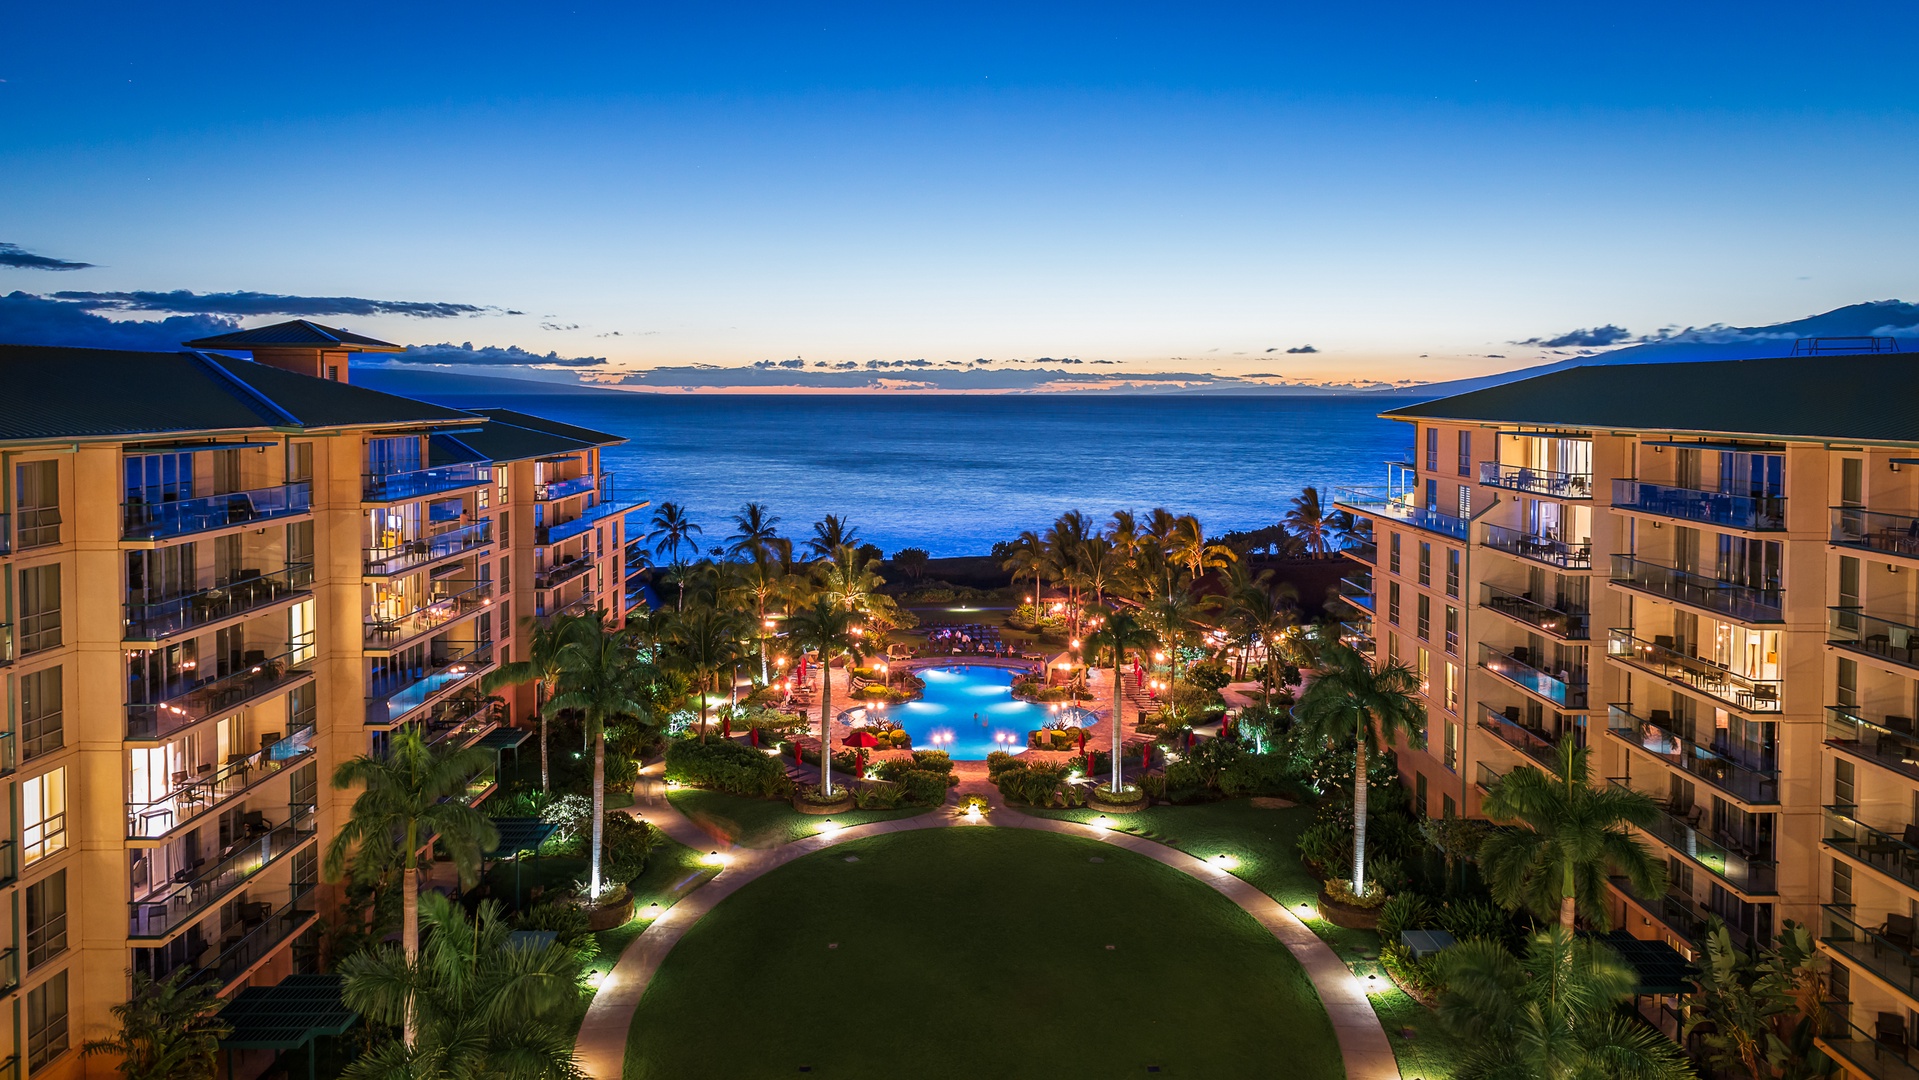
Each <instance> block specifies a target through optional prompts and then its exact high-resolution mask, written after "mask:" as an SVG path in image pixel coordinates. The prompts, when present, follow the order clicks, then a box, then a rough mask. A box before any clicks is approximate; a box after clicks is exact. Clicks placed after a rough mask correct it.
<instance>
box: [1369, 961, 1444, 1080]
mask: <svg viewBox="0 0 1919 1080" xmlns="http://www.w3.org/2000/svg"><path fill="white" fill-rule="evenodd" d="M1380 978H1382V979H1384V978H1385V976H1384V975H1381V976H1380ZM1369 996H1370V997H1371V998H1372V999H1373V1011H1374V1012H1376V1013H1378V1014H1379V1023H1380V1026H1381V1027H1384V1028H1385V1029H1386V1038H1387V1039H1388V1040H1390V1041H1391V1042H1392V1044H1393V1056H1394V1057H1395V1058H1397V1059H1398V1060H1399V1074H1400V1075H1401V1076H1402V1077H1405V1080H1447V1078H1449V1077H1451V1076H1452V1075H1453V1074H1454V1072H1455V1071H1457V1070H1458V1068H1459V1061H1460V1058H1461V1057H1462V1056H1464V1054H1465V1052H1466V1046H1465V1042H1464V1040H1462V1039H1460V1038H1459V1037H1458V1036H1456V1035H1454V1034H1453V1033H1452V1032H1450V1031H1447V1030H1446V1027H1445V1025H1443V1024H1441V1023H1440V1022H1439V1017H1438V1016H1436V1015H1434V1014H1433V1011H1432V1010H1431V1009H1428V1008H1427V1007H1426V1006H1424V1005H1421V1004H1420V1003H1419V1002H1417V1001H1414V1000H1413V999H1412V998H1411V997H1410V996H1408V995H1407V994H1406V993H1405V992H1404V991H1401V990H1400V989H1398V988H1397V987H1395V988H1393V989H1391V990H1385V991H1382V992H1380V993H1377V994H1372V995H1369ZM1406 1028H1411V1029H1413V1037H1412V1038H1410V1039H1408V1038H1406V1037H1405V1036H1404V1035H1402V1034H1401V1032H1403V1031H1404V1030H1405V1029H1406Z"/></svg>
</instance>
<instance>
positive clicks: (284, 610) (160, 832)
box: [0, 322, 630, 1077]
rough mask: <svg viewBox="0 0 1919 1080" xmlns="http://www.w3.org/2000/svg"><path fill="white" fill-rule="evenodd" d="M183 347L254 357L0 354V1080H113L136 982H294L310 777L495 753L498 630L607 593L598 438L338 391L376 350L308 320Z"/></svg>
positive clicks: (477, 790) (617, 547)
mask: <svg viewBox="0 0 1919 1080" xmlns="http://www.w3.org/2000/svg"><path fill="white" fill-rule="evenodd" d="M190 347H192V348H194V349H196V350H228V351H246V352H251V353H252V355H253V359H251V360H248V359H239V358H235V357H232V356H225V355H220V354H218V353H215V352H207V351H195V352H178V353H136V352H117V351H107V350H93V349H59V348H41V347H28V346H0V386H4V387H5V392H4V394H0V509H4V513H0V581H4V585H0V682H4V687H5V695H6V698H5V700H6V723H5V724H4V730H0V790H4V791H5V793H6V799H5V806H4V809H0V912H4V919H3V920H0V921H4V926H5V928H4V930H0V949H3V950H4V951H0V1001H4V1002H5V1005H4V1008H5V1012H4V1013H0V1076H4V1075H11V1076H14V1077H20V1076H27V1077H40V1076H48V1077H59V1076H80V1075H87V1074H91V1073H100V1074H103V1075H104V1074H105V1073H107V1072H110V1071H111V1069H112V1065H111V1063H110V1062H107V1061H105V1060H100V1059H96V1060H94V1061H92V1062H83V1061H82V1059H81V1056H80V1053H79V1045H80V1044H81V1043H82V1042H83V1041H84V1040H86V1039H88V1038H100V1037H104V1036H105V1035H107V1034H108V1032H109V1031H110V1030H111V1028H112V1023H113V1020H112V1016H111V1014H110V1012H109V1010H110V1009H111V1007H112V1006H114V1005H115V1004H118V1003H119V1002H121V1001H124V1000H125V999H126V997H127V989H128V978H129V976H128V973H129V972H130V971H139V972H145V973H148V974H151V975H153V976H154V977H156V978H158V977H165V976H167V975H168V974H170V973H172V972H175V971H177V970H179V969H182V968H185V969H188V970H190V971H192V972H194V973H195V974H194V977H195V978H198V979H204V980H207V981H209V982H211V983H213V984H215V985H217V986H218V987H220V988H221V991H222V992H223V993H232V992H234V991H236V990H238V989H239V988H241V987H243V986H247V985H271V984H273V983H275V982H277V981H279V980H280V979H281V978H283V977H284V976H286V975H288V974H289V973H293V972H298V971H306V970H311V969H312V966H313V965H314V964H315V962H316V959H317V953H316V950H317V940H316V939H317V931H316V930H315V925H316V921H317V918H318V916H319V915H320V913H321V912H322V911H323V910H324V909H325V907H326V904H327V902H328V901H329V897H330V890H329V888H328V887H327V886H326V885H324V884H323V883H321V882H320V860H321V853H322V851H323V850H324V848H325V845H326V844H327V842H328V841H329V840H330V838H331V837H332V836H333V835H334V833H335V832H336V831H337V829H338V828H339V826H340V824H341V823H342V821H343V820H344V818H345V815H346V814H347V811H348V808H349V807H350V805H351V802H352V798H353V793H352V792H339V791H334V790H333V789H332V787H331V785H330V784H329V783H328V777H329V776H330V775H331V773H332V770H333V769H334V767H335V766H336V765H338V764H339V763H340V762H341V761H344V760H346V759H348V758H351V757H354V756H356V755H360V754H366V753H369V752H371V753H378V752H380V751H381V750H382V749H383V748H384V746H385V745H386V742H387V740H388V739H389V738H390V733H391V732H392V731H393V730H394V729H396V728H398V727H400V726H401V725H409V724H412V725H418V726H420V727H421V728H422V730H424V731H425V732H426V733H427V734H428V736H429V737H430V738H432V739H435V740H439V739H453V740H458V741H459V742H462V743H465V744H473V743H480V744H482V745H491V746H511V745H514V744H516V743H517V742H518V741H519V740H520V739H521V738H524V733H522V732H517V731H513V730H511V729H508V728H504V727H502V724H503V723H505V722H507V721H511V720H515V719H520V718H523V717H525V716H526V715H527V710H528V709H529V708H530V703H529V702H527V701H523V700H514V701H511V702H509V704H508V707H507V708H505V709H500V708H494V707H489V706H488V704H487V703H486V702H484V701H483V699H481V697H480V696H479V694H478V681H479V679H480V677H481V675H482V674H483V673H485V672H486V671H488V670H490V669H491V668H492V667H493V666H494V665H495V664H496V663H499V662H503V661H506V660H508V659H510V658H511V656H512V653H513V648H514V644H515V635H516V634H517V632H518V631H517V628H516V624H515V622H514V619H515V618H517V617H519V616H521V615H534V616H539V615H543V614H550V613H552V612H557V611H562V610H586V611H590V610H593V609H594V608H595V607H596V606H597V605H599V604H600V603H601V598H602V597H605V596H607V595H608V593H607V588H608V584H607V583H608V581H609V580H610V582H611V588H612V590H613V592H612V594H611V595H612V596H613V597H616V598H617V597H618V596H619V583H620V582H621V580H622V577H623V573H624V564H623V561H622V558H621V555H622V551H623V547H624V544H623V526H622V521H621V518H620V516H619V515H620V513H621V511H622V510H623V509H627V508H630V504H623V503H619V502H616V501H615V500H614V499H613V498H612V496H611V492H610V490H609V485H608V484H607V483H606V482H605V480H604V477H603V475H602V473H601V471H600V461H599V452H600V450H601V448H603V447H605V446H607V445H609V444H612V443H616V442H618V441H619V440H618V439H617V438H616V437H614V436H609V435H604V434H601V433H598V432H590V431H585V430H583V429H579V428H574V427H570V426H567V425H561V424H555V423H552V422H549V421H545V420H541V419H539V418H536V417H531V416H525V415H523V414H520V413H512V412H506V411H497V412H480V413H476V412H466V411H462V410H457V409H451V408H445V407H442V406H438V405H432V404H428V403H426V402H421V401H414V400H410V399H407V398H403V397H396V396H393V395H390V394H383V393H379V392H376V391H373V390H369V389H365V388H362V387H358V386H353V385H351V383H350V381H349V364H350V361H351V358H352V356H353V355H354V354H356V353H360V352H375V351H397V347H396V346H391V345H387V344H385V343H383V342H378V341H373V340H371V339H367V338H361V337H358V336H356V335H352V334H348V333H346V332H344V331H338V330H331V329H329V328H325V327H318V326H315V325H313V324H311V323H305V322H295V323H286V324H282V325H280V326H275V327H265V328H261V329H257V330H250V331H242V332H240V333H237V334H232V335H227V336H224V337H220V338H211V339H206V340H202V341H197V342H192V343H190ZM606 606H607V607H608V609H609V611H610V615H611V617H612V618H613V619H614V620H616V621H618V620H619V619H620V618H621V617H622V612H621V605H620V604H619V603H618V602H614V603H610V604H607V605H606ZM490 790H491V780H490V778H485V779H483V780H482V781H481V782H480V783H477V784H476V785H475V786H474V787H473V788H472V789H471V790H470V791H469V792H468V794H467V796H466V797H467V798H469V799H471V800H473V801H476V802H477V801H478V800H480V799H483V798H485V797H486V795H487V794H488V793H489V792H490Z"/></svg>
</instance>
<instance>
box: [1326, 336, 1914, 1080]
mask: <svg viewBox="0 0 1919 1080" xmlns="http://www.w3.org/2000/svg"><path fill="white" fill-rule="evenodd" d="M1915 400H1919V355H1914V354H1898V353H1892V354H1888V353H1876V354H1856V355H1837V356H1833V355H1828V356H1819V357H1813V358H1806V357H1800V358H1790V359H1766V360H1745V361H1730V362H1716V363H1686V364H1648V365H1611V366H1590V367H1580V368H1574V369H1571V370H1567V371H1562V372H1558V373H1554V374H1549V375H1544V376H1540V377H1538V378H1533V379H1528V380H1524V381H1521V382H1516V383H1511V384H1508V385H1504V386H1499V387H1494V388H1491V389H1486V390H1479V391H1474V392H1471V393H1466V394H1460V395H1457V396H1455V397H1449V398H1444V399H1440V400H1437V401H1431V402H1426V403H1422V404H1419V405H1413V406H1410V407H1406V408H1401V409H1395V410H1392V411H1390V412H1387V413H1384V414H1383V415H1384V416H1385V417H1386V418H1389V419H1394V420H1400V421H1404V422H1406V423H1407V424H1409V425H1411V426H1412V427H1413V430H1414V439H1413V450H1414V452H1413V456H1412V459H1411V460H1407V461H1399V462H1392V463H1390V464H1389V465H1388V466H1387V469H1388V484H1387V485H1386V486H1385V487H1384V488H1382V489H1379V490H1371V491H1346V492H1342V493H1341V494H1340V495H1339V497H1338V499H1337V503H1338V505H1339V506H1340V507H1341V508H1342V509H1345V510H1348V511H1351V512H1352V513H1353V514H1355V515H1357V516H1359V517H1360V518H1361V519H1363V522H1364V523H1365V524H1366V525H1367V526H1369V527H1370V535H1369V538H1368V539H1366V540H1365V541H1363V542H1361V543H1359V544H1357V545H1355V546H1354V547H1353V548H1352V549H1351V550H1350V551H1349V552H1348V555H1349V557H1350V558H1352V559H1353V560H1354V562H1355V564H1356V565H1355V566H1354V568H1353V572H1352V574H1351V575H1350V576H1349V577H1348V579H1347V581H1346V583H1345V584H1344V586H1343V587H1342V590H1341V593H1342V595H1344V596H1346V598H1347V601H1348V603H1349V606H1350V607H1351V612H1350V614H1351V616H1352V618H1351V621H1350V622H1349V624H1348V628H1347V630H1348V634H1349V636H1350V637H1351V638H1352V639H1353V640H1356V641H1361V642H1368V641H1369V642H1370V643H1371V647H1372V648H1374V649H1376V650H1377V651H1378V654H1379V655H1380V656H1382V657H1384V658H1388V659H1396V660H1398V661H1400V662H1402V663H1404V664H1406V665H1408V666H1410V667H1412V668H1414V669H1415V670H1417V671H1418V672H1419V673H1420V676H1421V682H1422V692H1423V694H1424V698H1425V701H1426V705H1427V710H1428V724H1427V729H1426V732H1425V734H1426V741H1425V748H1424V749H1412V748H1411V747H1408V746H1402V747H1400V748H1399V762H1400V768H1401V772H1402V774H1403V776H1404V779H1405V782H1406V784H1407V785H1408V787H1409V788H1410V789H1411V791H1412V792H1413V795H1414V802H1415V805H1416V806H1417V807H1418V808H1419V809H1420V810H1421V811H1422V812H1424V813H1427V814H1435V815H1437V814H1449V813H1460V814H1467V815H1471V814H1475V813H1477V812H1478V810H1479V800H1480V797H1481V796H1482V794H1483V793H1484V791H1485V790H1486V786H1487V784H1488V783H1490V782H1491V781H1492V780H1493V779H1494V778H1495V777H1497V776H1499V775H1501V774H1503V773H1505V772H1507V771H1508V770H1511V769H1515V768H1534V767H1550V763H1551V761H1552V748H1553V744H1554V742H1555V740H1558V739H1562V738H1571V739H1574V740H1576V741H1578V742H1579V743H1580V744H1581V745H1585V746H1589V747H1592V748H1593V750H1594V755H1593V762H1592V764H1593V782H1594V783H1597V784H1617V785H1624V786H1629V787H1631V788H1633V789H1635V790H1638V791H1642V792H1645V793H1647V794H1649V795H1652V796H1653V797H1654V798H1656V799H1657V800H1658V801H1659V802H1660V804H1661V805H1662V807H1663V813H1662V816H1661V817H1660V819H1659V820H1658V822H1657V823H1656V824H1655V825H1654V826H1653V827H1652V828H1651V829H1649V830H1646V832H1645V839H1646V840H1647V842H1648V843H1649V844H1650V845H1651V846H1652V847H1653V849H1654V850H1656V851H1658V852H1661V853H1663V854H1664V855H1665V857H1666V860H1667V863H1668V868H1669V871H1670V878H1671V885H1670V888H1669V889H1668V890H1667V892H1666V893H1665V895H1663V896H1636V895H1633V893H1632V891H1631V890H1630V889H1629V888H1627V887H1625V885H1624V883H1623V882H1615V886H1614V888H1613V889H1612V894H1613V896H1612V908H1613V916H1614V923H1615V925H1617V926H1621V927H1624V928H1626V929H1628V930H1630V931H1631V932H1632V933H1633V934H1634V935H1636V936H1638V937H1641V938H1649V939H1650V938H1658V939H1663V940H1665V941H1667V942H1668V943H1670V944H1672V945H1673V946H1674V947H1676V948H1678V949H1680V950H1681V951H1682V952H1685V953H1688V954H1689V955H1696V953H1697V951H1698V948H1699V946H1700V939H1701V934H1702V931H1703V929H1704V926H1705V923H1706V920H1707V918H1708V917H1709V916H1716V917H1718V918H1719V919H1720V920H1722V921H1723V922H1724V923H1725V924H1726V925H1727V926H1728V927H1729V928H1730V929H1731V932H1732V935H1733V937H1734V939H1735V940H1737V941H1739V942H1741V943H1748V942H1762V943H1763V942H1766V941H1769V940H1770V939H1771V938H1772V937H1773V936H1774V934H1775V933H1777V932H1778V930H1779V929H1780V927H1781V926H1782V924H1783V923H1784V922H1785V921H1786V920H1794V921H1796V922H1799V923H1802V924H1805V925H1807V926H1809V927H1811V928H1812V929H1813V931H1814V933H1815V935H1817V936H1818V937H1819V939H1820V941H1821V945H1820V948H1821V949H1823V950H1824V951H1826V952H1827V953H1829V954H1830V955H1831V957H1832V959H1833V961H1834V963H1833V990H1834V996H1835V997H1836V998H1837V999H1838V1000H1839V1001H1840V1002H1841V1004H1840V1006H1839V1009H1840V1012H1841V1013H1842V1014H1843V1015H1844V1016H1845V1018H1846V1020H1847V1022H1848V1025H1849V1026H1847V1025H1841V1028H1840V1029H1841V1031H1842V1033H1836V1034H1834V1035H1832V1036H1830V1037H1828V1038H1827V1040H1826V1043H1827V1044H1828V1046H1829V1049H1830V1050H1831V1051H1832V1052H1833V1053H1834V1055H1835V1056H1836V1057H1837V1058H1838V1059H1839V1060H1841V1061H1842V1062H1843V1063H1844V1064H1845V1066H1846V1068H1847V1069H1848V1070H1849V1071H1851V1072H1852V1073H1853V1074H1854V1075H1857V1076H1870V1077H1902V1078H1906V1077H1914V1076H1919V1073H1916V1072H1915V1071H1914V1069H1913V1068H1912V1067H1910V1066H1908V1065H1907V1064H1906V1063H1905V1058H1904V1054H1903V1052H1902V1050H1901V1049H1899V1048H1902V1047H1903V1046H1905V1045H1908V1044H1910V1043H1912V1042H1915V1041H1919V956H1915V953H1914V946H1915V945H1916V944H1919V939H1916V938H1915V929H1914V919H1915V916H1919V732H1916V731H1915V726H1914V725H1915V721H1914V717H1916V716H1919V587H1916V586H1919V412H1915V411H1914V409H1913V408H1912V402H1914V401H1915ZM1895 1043H1897V1044H1898V1047H1899V1048H1895V1047H1894V1044H1895Z"/></svg>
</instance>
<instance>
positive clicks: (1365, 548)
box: [1339, 536, 1379, 566]
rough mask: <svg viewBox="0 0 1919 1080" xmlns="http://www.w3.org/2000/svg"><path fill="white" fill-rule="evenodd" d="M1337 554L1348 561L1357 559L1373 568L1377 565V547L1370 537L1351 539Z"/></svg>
mask: <svg viewBox="0 0 1919 1080" xmlns="http://www.w3.org/2000/svg"><path fill="white" fill-rule="evenodd" d="M1339 553H1340V554H1341V555H1344V556H1346V557H1347V558H1349V559H1357V560H1358V561H1360V562H1363V563H1365V564H1366V565H1368V566H1375V565H1378V563H1379V545H1378V544H1376V543H1374V542H1373V538H1372V537H1370V536H1356V537H1353V538H1352V539H1351V540H1348V541H1347V542H1346V545H1345V546H1344V547H1342V548H1340V549H1339Z"/></svg>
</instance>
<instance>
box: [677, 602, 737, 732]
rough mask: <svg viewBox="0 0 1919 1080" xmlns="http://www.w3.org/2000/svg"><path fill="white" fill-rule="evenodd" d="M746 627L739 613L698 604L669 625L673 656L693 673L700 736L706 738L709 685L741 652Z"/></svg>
mask: <svg viewBox="0 0 1919 1080" xmlns="http://www.w3.org/2000/svg"><path fill="white" fill-rule="evenodd" d="M744 630H745V627H743V626H741V625H740V620H739V618H738V616H736V615H734V614H733V613H732V612H730V611H725V610H722V609H720V608H717V607H713V606H711V605H708V604H696V605H694V607H693V610H691V611H688V612H685V613H684V614H682V615H680V616H678V617H677V618H675V619H674V620H673V621H672V622H671V623H670V624H668V626H667V630H666V640H667V641H668V643H670V644H671V645H672V647H673V653H674V655H675V656H676V657H677V658H678V659H679V660H680V662H681V663H683V664H685V665H686V668H687V670H689V671H691V672H692V673H693V676H694V679H695V682H696V685H697V693H698V694H699V698H700V737H701V738H702V739H704V738H705V737H706V706H707V698H708V696H709V694H708V688H709V687H710V686H711V685H712V684H713V683H715V682H716V681H717V680H718V678H719V674H720V672H721V671H724V670H726V668H727V667H728V665H730V664H732V663H733V662H734V661H736V660H738V659H739V658H740V655H741V649H740V644H741V642H740V639H741V636H742V632H743V631H744Z"/></svg>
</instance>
